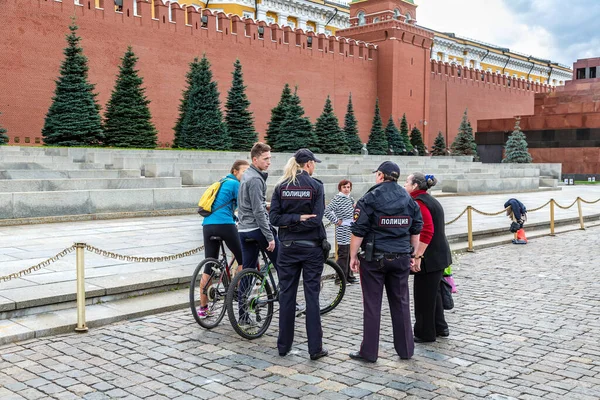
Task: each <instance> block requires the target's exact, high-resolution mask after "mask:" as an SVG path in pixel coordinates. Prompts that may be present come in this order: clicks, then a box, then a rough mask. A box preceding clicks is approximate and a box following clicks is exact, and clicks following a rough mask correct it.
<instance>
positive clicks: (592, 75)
mask: <svg viewBox="0 0 600 400" xmlns="http://www.w3.org/2000/svg"><path fill="white" fill-rule="evenodd" d="M595 77H596V67H590V79H592V78H595Z"/></svg>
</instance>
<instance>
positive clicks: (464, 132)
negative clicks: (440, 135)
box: [451, 110, 477, 160]
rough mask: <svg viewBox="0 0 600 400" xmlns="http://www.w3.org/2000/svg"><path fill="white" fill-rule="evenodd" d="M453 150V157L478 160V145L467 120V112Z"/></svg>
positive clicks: (453, 144)
mask: <svg viewBox="0 0 600 400" xmlns="http://www.w3.org/2000/svg"><path fill="white" fill-rule="evenodd" d="M451 149H452V155H453V156H473V160H476V159H477V144H475V138H474V137H473V128H471V124H470V123H469V121H468V119H467V110H465V113H464V114H463V117H462V121H461V122H460V127H459V129H458V135H456V138H455V139H454V142H452V146H451Z"/></svg>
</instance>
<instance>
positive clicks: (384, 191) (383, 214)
mask: <svg viewBox="0 0 600 400" xmlns="http://www.w3.org/2000/svg"><path fill="white" fill-rule="evenodd" d="M373 172H376V173H377V175H376V178H375V179H376V180H375V181H376V183H377V184H376V185H375V186H373V187H372V188H371V189H369V191H368V192H367V193H366V194H365V195H364V196H363V197H362V198H361V199H360V200H359V201H358V203H357V204H356V208H355V210H354V223H353V224H352V226H351V230H352V237H351V239H350V267H351V268H352V270H353V271H355V272H358V271H359V266H360V281H361V286H362V291H363V308H364V314H363V319H364V321H363V341H362V345H361V347H360V351H356V352H352V353H350V358H353V359H355V360H362V361H367V362H375V361H377V357H378V353H379V324H380V321H381V299H382V296H383V286H384V285H385V289H386V292H387V297H388V302H389V304H390V313H391V315H392V327H393V332H394V347H395V349H396V352H397V353H398V355H399V356H400V358H402V359H409V358H411V357H412V355H413V353H414V348H415V344H414V341H413V333H412V327H411V321H410V300H409V296H408V275H409V272H410V269H411V267H412V265H413V264H414V263H413V261H412V260H411V256H413V251H414V249H415V248H416V247H417V245H418V243H419V233H420V232H421V229H422V227H423V220H422V218H421V211H420V209H419V205H418V204H417V203H416V202H415V201H414V200H413V199H412V198H411V197H410V196H409V195H408V193H407V192H406V190H404V188H403V187H401V186H399V185H398V177H399V176H400V168H399V167H398V165H397V164H395V163H393V162H391V161H386V162H384V163H382V164H381V165H380V166H379V168H377V169H376V170H375V171H373ZM359 247H361V248H362V250H363V251H362V252H361V254H360V261H359V258H358V256H357V254H358V251H359Z"/></svg>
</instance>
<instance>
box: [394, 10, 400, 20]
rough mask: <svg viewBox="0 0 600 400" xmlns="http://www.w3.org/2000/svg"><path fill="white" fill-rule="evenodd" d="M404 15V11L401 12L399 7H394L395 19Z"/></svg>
mask: <svg viewBox="0 0 600 400" xmlns="http://www.w3.org/2000/svg"><path fill="white" fill-rule="evenodd" d="M401 15H402V13H401V12H400V10H399V9H397V8H396V9H394V19H400V16H401Z"/></svg>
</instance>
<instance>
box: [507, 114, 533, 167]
mask: <svg viewBox="0 0 600 400" xmlns="http://www.w3.org/2000/svg"><path fill="white" fill-rule="evenodd" d="M520 125H521V118H517V119H516V120H515V127H514V130H513V131H512V133H511V134H510V136H509V137H508V140H507V141H506V145H505V146H504V158H503V159H502V162H503V163H520V164H528V163H530V162H531V161H532V158H531V154H529V150H528V149H527V138H526V137H525V134H524V133H523V132H521V126H520Z"/></svg>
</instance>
